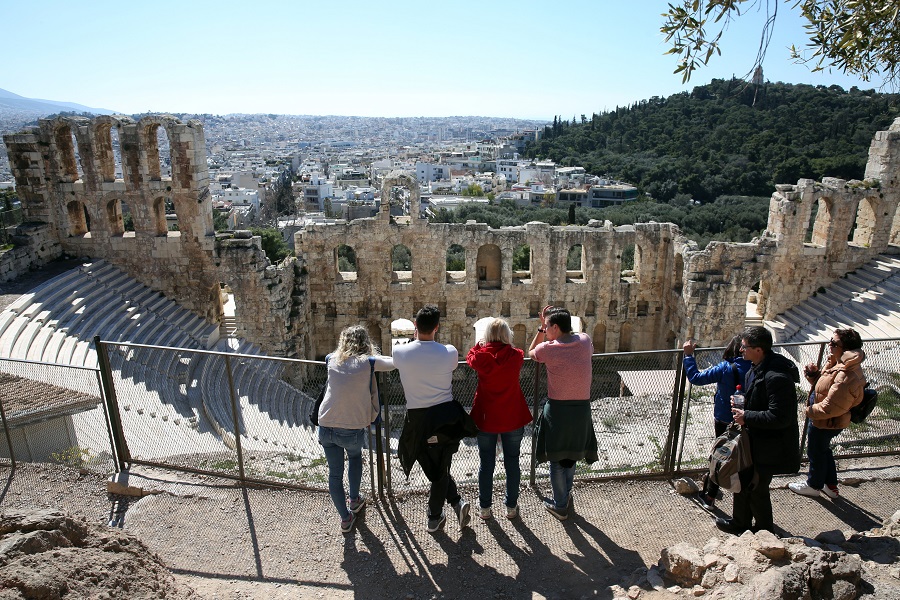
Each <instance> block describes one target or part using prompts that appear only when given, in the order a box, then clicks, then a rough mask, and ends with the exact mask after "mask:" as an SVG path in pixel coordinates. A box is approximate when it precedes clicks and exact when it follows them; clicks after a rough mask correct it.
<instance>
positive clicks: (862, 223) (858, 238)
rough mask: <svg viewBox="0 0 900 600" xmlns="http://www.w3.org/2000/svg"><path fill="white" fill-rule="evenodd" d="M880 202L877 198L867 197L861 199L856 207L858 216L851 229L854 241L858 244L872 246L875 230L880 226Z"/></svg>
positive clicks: (851, 239)
mask: <svg viewBox="0 0 900 600" xmlns="http://www.w3.org/2000/svg"><path fill="white" fill-rule="evenodd" d="M878 213H879V202H878V200H877V199H875V198H871V197H866V198H863V199H862V200H860V202H859V207H858V208H857V209H856V218H855V219H854V221H853V226H852V227H851V229H850V234H851V236H852V237H851V238H850V241H852V242H853V243H854V244H856V245H857V246H866V247H868V246H871V245H872V242H873V241H874V240H875V230H876V227H877V226H878Z"/></svg>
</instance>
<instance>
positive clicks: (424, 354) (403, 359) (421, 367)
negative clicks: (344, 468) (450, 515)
mask: <svg viewBox="0 0 900 600" xmlns="http://www.w3.org/2000/svg"><path fill="white" fill-rule="evenodd" d="M440 316H441V313H440V311H439V310H438V308H437V307H436V306H433V305H430V304H429V305H426V306H424V307H423V308H422V309H421V310H419V312H418V313H416V319H415V323H416V340H415V341H413V342H411V343H409V344H404V345H402V346H395V347H394V349H393V359H394V367H396V369H397V371H398V372H399V373H400V381H401V382H402V383H403V392H404V394H405V395H406V407H407V410H406V420H405V422H404V424H403V432H402V434H401V436H400V455H401V456H400V458H401V463H402V464H403V467H404V470H405V471H406V474H407V476H408V475H409V471H410V469H411V468H412V463H413V462H414V461H418V462H419V464H420V465H421V467H422V470H423V471H424V472H425V475H426V476H427V477H428V479H429V480H430V481H431V490H430V492H429V495H428V531H429V532H432V533H433V532H435V531H438V530H439V529H442V528H443V527H444V524H445V523H446V521H447V519H446V517H445V515H444V510H443V508H444V502H447V503H448V504H450V505H451V506H452V507H453V510H454V512H456V516H457V517H458V518H459V526H460V528H463V527H466V526H467V525H468V524H469V521H470V518H471V517H470V514H469V503H468V502H466V501H465V500H463V499H462V497H461V496H460V494H459V491H458V490H457V488H456V482H455V481H454V480H453V476H452V475H450V463H451V461H452V458H453V454H454V453H455V452H456V451H457V450H458V449H459V439H460V438H461V437H462V435H465V434H461V433H460V432H461V431H462V429H464V428H465V424H466V420H467V419H468V415H466V413H465V411H464V410H462V408H461V407H460V406H459V404H458V403H455V402H453V390H452V387H451V383H452V380H453V370H454V369H455V368H456V365H457V364H458V361H459V353H458V352H457V351H456V348H454V347H453V346H451V345H450V344H446V345H445V344H440V343H438V342H436V341H435V339H434V336H435V334H436V333H437V330H438V328H439V327H440ZM459 413H462V414H459ZM468 420H469V421H471V420H470V419H468ZM423 438H424V443H422V441H423Z"/></svg>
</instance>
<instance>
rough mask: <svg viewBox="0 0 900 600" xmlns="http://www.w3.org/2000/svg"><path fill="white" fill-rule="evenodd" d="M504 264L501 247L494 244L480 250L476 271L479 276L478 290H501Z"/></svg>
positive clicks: (486, 245)
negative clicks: (501, 273)
mask: <svg viewBox="0 0 900 600" xmlns="http://www.w3.org/2000/svg"><path fill="white" fill-rule="evenodd" d="M501 262H502V259H501V254H500V247H499V246H495V245H494V244H485V245H484V246H482V247H480V248H479V249H478V257H477V259H476V261H475V270H476V272H477V274H478V289H480V290H499V289H501V287H502V286H501V279H500V264H501Z"/></svg>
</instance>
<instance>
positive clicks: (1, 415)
mask: <svg viewBox="0 0 900 600" xmlns="http://www.w3.org/2000/svg"><path fill="white" fill-rule="evenodd" d="M0 419H2V420H3V433H4V434H6V444H7V445H8V446H9V463H10V467H11V468H12V469H15V468H16V453H15V452H14V451H13V445H12V437H11V436H10V435H9V424H8V423H7V422H6V410H5V409H4V408H3V398H2V397H0Z"/></svg>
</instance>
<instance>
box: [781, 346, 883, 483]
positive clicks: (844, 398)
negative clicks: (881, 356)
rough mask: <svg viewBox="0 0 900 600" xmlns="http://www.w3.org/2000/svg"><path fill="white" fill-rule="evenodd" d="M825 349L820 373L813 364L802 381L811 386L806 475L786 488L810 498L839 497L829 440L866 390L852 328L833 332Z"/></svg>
mask: <svg viewBox="0 0 900 600" xmlns="http://www.w3.org/2000/svg"><path fill="white" fill-rule="evenodd" d="M828 346H829V349H830V351H831V353H830V354H829V356H828V360H827V361H826V362H825V366H824V368H823V369H822V372H821V373H820V372H819V369H818V367H817V366H816V365H814V364H808V365H806V368H805V369H804V371H805V373H806V380H807V381H809V382H810V383H811V384H813V385H814V386H815V393H814V394H811V397H810V404H809V405H808V406H806V407H805V408H804V411H805V412H806V416H807V417H809V430H808V432H807V436H806V442H807V443H806V455H807V457H808V458H809V475H808V476H807V478H806V481H805V482H801V481H797V482H794V483H791V484H790V485H789V486H788V487H789V488H790V490H791V491H792V492H795V493H797V494H801V495H803V496H811V497H814V498H815V497H818V496H819V492H823V493H824V494H825V495H826V496H828V497H829V498H838V497H839V493H838V487H837V467H836V466H835V464H834V454H833V453H832V451H831V440H832V439H833V438H834V437H835V436H837V435H838V434H839V433H840V432H841V431H843V429H844V428H845V427H847V425H849V424H850V409H851V408H853V407H854V406H856V405H857V404H859V403H860V402H862V397H863V388H864V387H866V378H865V375H863V370H862V361H863V360H865V358H866V355H865V353H864V352H863V351H862V340H861V339H860V337H859V334H858V333H856V332H855V331H853V330H852V329H836V330H835V332H834V334H833V335H832V336H831V341H829V342H828Z"/></svg>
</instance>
